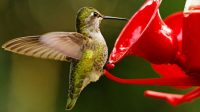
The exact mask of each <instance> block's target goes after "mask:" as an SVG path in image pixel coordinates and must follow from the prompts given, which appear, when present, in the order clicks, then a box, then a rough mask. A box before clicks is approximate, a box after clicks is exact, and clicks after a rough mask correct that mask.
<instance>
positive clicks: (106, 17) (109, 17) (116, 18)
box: [102, 16, 128, 21]
mask: <svg viewBox="0 0 200 112" xmlns="http://www.w3.org/2000/svg"><path fill="white" fill-rule="evenodd" d="M102 18H103V19H113V20H125V21H128V19H127V18H120V17H112V16H102Z"/></svg>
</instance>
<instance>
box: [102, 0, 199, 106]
mask: <svg viewBox="0 0 200 112" xmlns="http://www.w3.org/2000/svg"><path fill="white" fill-rule="evenodd" d="M161 1H162V0H147V1H146V2H145V3H144V5H143V6H142V7H141V8H140V9H139V10H138V11H137V12H136V13H135V14H134V15H133V16H132V18H131V19H130V20H129V22H128V23H127V24H126V26H125V27H124V29H123V30H122V32H121V33H120V35H119V37H118V39H117V41H116V43H115V46H114V49H113V51H112V52H111V54H110V57H109V64H108V65H107V68H108V69H109V68H114V64H116V63H117V62H118V61H120V60H121V59H122V58H124V57H125V56H127V55H132V56H139V57H142V58H144V59H146V60H147V61H149V62H150V63H151V64H152V67H153V69H154V70H155V71H156V72H158V73H159V74H160V75H161V76H162V78H148V79H122V78H118V77H115V76H114V75H112V74H111V73H109V72H108V71H107V70H104V72H105V75H106V76H107V77H108V78H110V79H111V80H114V81H116V82H119V83H122V84H146V85H162V86H176V87H177V86H179V87H181V88H183V87H184V88H185V87H189V86H200V30H199V29H200V1H199V0H187V1H186V6H185V11H184V12H178V13H175V14H173V15H170V16H169V17H167V18H166V20H165V21H164V22H163V21H162V19H161V18H160V15H159V10H158V8H159V6H160V3H161ZM145 95H146V96H149V97H153V98H158V99H163V100H166V101H167V102H169V103H170V104H172V105H178V104H181V103H184V102H189V101H191V100H193V99H195V98H197V97H199V96H200V87H199V88H197V89H195V90H193V91H191V92H189V93H187V94H185V95H179V94H169V93H163V92H154V91H150V90H148V91H146V92H145Z"/></svg>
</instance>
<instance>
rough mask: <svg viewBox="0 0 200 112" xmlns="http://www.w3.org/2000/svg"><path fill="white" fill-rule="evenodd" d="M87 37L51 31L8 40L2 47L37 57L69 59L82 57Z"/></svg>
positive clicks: (74, 33) (75, 33)
mask: <svg viewBox="0 0 200 112" xmlns="http://www.w3.org/2000/svg"><path fill="white" fill-rule="evenodd" d="M87 39H89V38H86V37H85V36H83V35H82V34H80V33H77V32H50V33H46V34H44V35H41V36H27V37H19V38H16V39H13V40H10V41H8V42H6V43H5V44H4V45H3V46H2V48H4V49H5V50H8V51H11V52H14V53H18V54H23V55H27V56H33V57H37V58H44V59H54V60H61V61H67V60H68V59H70V58H74V59H80V57H81V56H82V50H81V49H82V47H83V45H84V44H85V43H86V42H87Z"/></svg>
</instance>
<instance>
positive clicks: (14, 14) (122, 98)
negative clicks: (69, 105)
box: [0, 0, 200, 112]
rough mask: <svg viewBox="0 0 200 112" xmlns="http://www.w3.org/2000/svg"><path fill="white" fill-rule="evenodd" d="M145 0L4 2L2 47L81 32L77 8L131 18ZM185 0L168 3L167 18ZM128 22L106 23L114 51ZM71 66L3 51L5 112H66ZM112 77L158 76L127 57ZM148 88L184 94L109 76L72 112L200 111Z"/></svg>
mask: <svg viewBox="0 0 200 112" xmlns="http://www.w3.org/2000/svg"><path fill="white" fill-rule="evenodd" d="M144 1H145V0H0V45H2V44H3V43H4V42H6V41H7V40H9V39H12V38H15V37H20V36H26V35H38V34H42V33H46V32H50V31H75V17H76V13H77V10H78V9H79V8H81V7H83V6H92V7H95V8H96V9H98V10H99V11H100V12H102V13H103V14H105V15H110V16H119V17H127V18H129V17H131V16H132V14H133V13H135V12H136V10H137V9H138V8H139V7H140V6H141V5H142V4H143V3H144ZM184 2H185V0H177V1H174V0H163V3H162V5H161V8H160V12H161V15H162V17H163V18H165V17H166V16H167V15H169V14H171V13H173V12H176V11H181V10H183V7H184ZM124 25H125V22H123V21H122V22H120V21H111V20H107V21H106V20H105V21H103V22H102V24H101V31H102V34H103V35H104V37H105V39H106V41H107V44H108V46H109V51H111V50H112V47H113V44H114V42H115V40H116V38H117V36H118V34H119V33H120V31H121V29H122V28H123V26H124ZM68 73H69V63H65V62H58V61H52V60H42V59H36V58H32V57H26V56H22V55H16V54H12V53H10V52H6V51H3V49H0V112H65V103H66V101H67V99H66V98H67V88H68ZM112 73H114V74H116V75H118V76H120V77H126V78H131V77H135V78H138V77H158V75H157V74H156V73H155V72H154V71H153V70H152V69H151V67H150V65H149V63H147V62H146V61H144V60H142V59H140V58H137V57H126V58H125V59H124V60H122V61H121V62H120V63H119V64H118V65H117V67H116V68H115V70H113V71H112ZM146 89H152V90H159V91H165V92H178V93H184V92H186V91H188V90H175V89H172V88H169V87H151V86H140V85H121V84H117V83H115V82H112V81H111V80H109V79H107V78H106V77H104V76H103V77H102V78H101V79H100V80H99V81H98V82H96V83H92V84H91V85H89V86H88V87H87V88H86V89H85V90H84V91H83V92H82V94H81V96H80V98H79V100H78V102H77V105H76V106H75V108H74V109H73V110H72V112H198V111H199V110H200V106H199V104H200V100H196V101H195V102H193V103H188V104H183V105H181V106H178V107H175V108H174V107H172V106H171V105H169V104H167V103H166V102H164V101H160V100H155V99H151V98H146V97H144V96H143V91H144V90H146Z"/></svg>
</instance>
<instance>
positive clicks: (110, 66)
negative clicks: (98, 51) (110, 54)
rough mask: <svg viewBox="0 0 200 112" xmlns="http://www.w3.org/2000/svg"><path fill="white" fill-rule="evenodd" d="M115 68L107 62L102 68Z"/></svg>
mask: <svg viewBox="0 0 200 112" xmlns="http://www.w3.org/2000/svg"><path fill="white" fill-rule="evenodd" d="M113 68H115V65H114V64H113V63H110V62H109V61H108V62H106V65H105V66H104V69H107V70H108V69H113Z"/></svg>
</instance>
